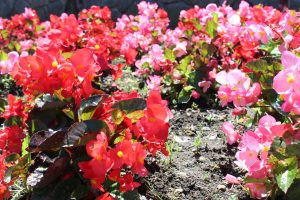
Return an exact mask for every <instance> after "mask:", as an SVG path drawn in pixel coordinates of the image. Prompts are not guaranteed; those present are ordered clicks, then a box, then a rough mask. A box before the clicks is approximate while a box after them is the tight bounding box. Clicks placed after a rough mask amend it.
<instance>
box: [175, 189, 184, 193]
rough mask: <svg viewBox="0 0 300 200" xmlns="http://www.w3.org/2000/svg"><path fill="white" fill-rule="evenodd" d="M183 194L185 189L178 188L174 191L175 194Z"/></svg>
mask: <svg viewBox="0 0 300 200" xmlns="http://www.w3.org/2000/svg"><path fill="white" fill-rule="evenodd" d="M182 192H183V189H182V188H177V189H175V190H174V193H175V194H180V193H182Z"/></svg>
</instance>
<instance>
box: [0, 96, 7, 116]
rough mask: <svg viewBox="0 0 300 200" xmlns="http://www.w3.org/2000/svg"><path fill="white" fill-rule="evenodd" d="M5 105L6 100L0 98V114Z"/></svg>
mask: <svg viewBox="0 0 300 200" xmlns="http://www.w3.org/2000/svg"><path fill="white" fill-rule="evenodd" d="M6 105H7V102H6V100H5V99H3V98H0V113H2V112H3V111H4V110H5V106H6Z"/></svg>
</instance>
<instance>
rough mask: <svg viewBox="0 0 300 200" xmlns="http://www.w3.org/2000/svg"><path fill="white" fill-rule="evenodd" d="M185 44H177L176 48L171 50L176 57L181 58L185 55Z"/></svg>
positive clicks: (184, 42)
mask: <svg viewBox="0 0 300 200" xmlns="http://www.w3.org/2000/svg"><path fill="white" fill-rule="evenodd" d="M186 46H187V42H186V41H183V42H177V43H176V47H175V48H174V49H173V51H174V52H175V54H176V56H177V57H181V56H183V55H185V54H186V53H187V51H186Z"/></svg>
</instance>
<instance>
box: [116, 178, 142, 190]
mask: <svg viewBox="0 0 300 200" xmlns="http://www.w3.org/2000/svg"><path fill="white" fill-rule="evenodd" d="M119 183H120V191H121V192H127V191H132V190H134V188H137V187H139V186H140V185H141V184H140V183H138V182H134V181H133V177H132V175H131V174H125V175H124V176H123V177H121V178H120V180H119Z"/></svg>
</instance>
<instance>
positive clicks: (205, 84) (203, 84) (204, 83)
mask: <svg viewBox="0 0 300 200" xmlns="http://www.w3.org/2000/svg"><path fill="white" fill-rule="evenodd" d="M210 85H211V82H210V81H201V82H199V83H198V86H199V87H203V92H204V93H205V92H206V91H207V90H208V88H210Z"/></svg>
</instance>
